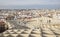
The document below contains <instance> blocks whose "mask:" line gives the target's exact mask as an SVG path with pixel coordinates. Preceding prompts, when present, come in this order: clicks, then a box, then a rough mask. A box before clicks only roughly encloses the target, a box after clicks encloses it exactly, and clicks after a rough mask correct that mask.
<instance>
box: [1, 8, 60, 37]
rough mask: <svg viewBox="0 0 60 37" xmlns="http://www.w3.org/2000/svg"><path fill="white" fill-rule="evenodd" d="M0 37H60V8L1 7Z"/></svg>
mask: <svg viewBox="0 0 60 37" xmlns="http://www.w3.org/2000/svg"><path fill="white" fill-rule="evenodd" d="M0 33H1V34H0V37H60V9H0Z"/></svg>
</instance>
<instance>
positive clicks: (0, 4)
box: [0, 0, 60, 9]
mask: <svg viewBox="0 0 60 37" xmlns="http://www.w3.org/2000/svg"><path fill="white" fill-rule="evenodd" d="M1 8H7V9H9V8H12V9H14V8H17V9H19V8H60V0H0V9H1Z"/></svg>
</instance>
